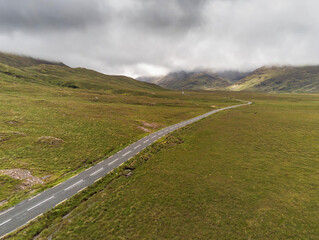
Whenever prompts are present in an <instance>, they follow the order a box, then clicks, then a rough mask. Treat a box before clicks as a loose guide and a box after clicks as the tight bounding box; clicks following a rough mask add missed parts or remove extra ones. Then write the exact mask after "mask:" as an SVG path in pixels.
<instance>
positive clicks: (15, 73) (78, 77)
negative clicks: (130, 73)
mask: <svg viewBox="0 0 319 240" xmlns="http://www.w3.org/2000/svg"><path fill="white" fill-rule="evenodd" d="M12 77H13V78H12ZM0 78H2V79H3V80H4V79H6V81H10V82H12V83H13V82H14V83H17V82H19V83H23V84H27V83H36V84H42V85H55V86H60V87H67V88H79V89H88V90H109V91H112V92H119V93H132V92H134V91H135V92H142V93H143V94H145V93H146V92H150V91H158V90H164V89H162V88H161V87H159V86H157V85H155V84H150V83H143V82H140V81H136V80H135V79H133V78H130V77H126V76H111V75H105V74H102V73H99V72H96V71H93V70H89V69H85V68H70V67H68V66H66V65H64V64H63V63H54V62H49V61H46V60H39V59H35V58H31V57H23V56H19V55H13V54H4V53H0Z"/></svg>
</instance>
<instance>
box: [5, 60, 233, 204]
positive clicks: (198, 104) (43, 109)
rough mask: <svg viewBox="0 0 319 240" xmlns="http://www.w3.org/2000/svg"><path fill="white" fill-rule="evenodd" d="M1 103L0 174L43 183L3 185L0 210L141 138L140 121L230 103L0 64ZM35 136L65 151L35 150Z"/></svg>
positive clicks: (80, 72)
mask: <svg viewBox="0 0 319 240" xmlns="http://www.w3.org/2000/svg"><path fill="white" fill-rule="evenodd" d="M74 86H77V87H79V88H77V89H73V88H72V87H74ZM0 101H1V105H0V137H1V136H6V138H5V139H1V140H0V169H12V168H22V169H26V170H30V171H31V173H32V174H33V175H34V176H36V177H39V178H43V179H44V181H45V185H44V186H34V187H33V188H32V189H29V188H27V189H21V187H20V182H19V181H11V180H10V181H8V182H6V180H5V179H7V178H1V179H0V180H1V181H0V192H1V194H0V202H1V201H3V200H8V201H9V202H8V203H7V204H4V205H2V206H1V209H3V208H5V207H8V206H10V205H12V204H14V203H17V202H19V201H20V200H21V199H23V198H25V197H27V196H28V195H29V194H30V193H32V194H36V192H35V191H39V190H41V189H43V188H45V187H48V186H50V185H52V184H54V183H57V182H58V181H61V180H62V179H63V178H66V177H68V176H70V175H72V174H74V173H75V172H77V171H80V170H81V169H83V168H86V167H89V166H90V165H91V164H93V163H95V162H97V161H99V160H101V159H103V158H104V157H105V156H107V155H110V154H112V153H113V152H115V151H117V150H119V149H121V148H123V147H124V146H125V145H127V144H129V143H130V142H131V141H134V140H136V139H138V138H140V137H142V136H144V135H145V134H146V133H145V132H143V131H142V130H140V129H138V127H139V126H143V125H142V122H143V121H145V122H149V123H152V122H155V123H157V124H159V127H161V126H166V125H170V124H172V123H175V122H177V121H181V120H183V119H187V118H190V117H192V116H196V115H199V114H201V113H203V112H206V111H208V110H210V109H212V108H211V105H212V104H214V105H216V106H224V105H227V104H232V103H233V102H232V101H229V100H227V99H223V98H221V97H220V96H216V95H211V94H199V93H192V94H186V95H181V94H176V93H174V92H171V91H165V90H164V89H162V88H161V87H158V86H156V85H153V84H148V83H141V82H138V81H135V80H133V79H131V78H128V77H123V76H106V75H103V74H100V73H97V72H94V71H91V70H86V69H72V68H69V67H65V66H57V65H36V66H31V67H19V68H15V67H12V66H11V67H10V66H8V65H5V64H0ZM151 130H152V129H151ZM153 130H155V129H153ZM15 132H20V133H24V134H25V135H26V136H23V135H21V134H15ZM41 136H53V137H57V138H61V139H62V140H63V141H64V143H63V144H61V145H60V146H50V145H46V144H41V143H39V142H38V138H39V137H41Z"/></svg>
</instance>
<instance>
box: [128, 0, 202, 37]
mask: <svg viewBox="0 0 319 240" xmlns="http://www.w3.org/2000/svg"><path fill="white" fill-rule="evenodd" d="M136 2H137V3H138V4H136V5H135V7H136V8H135V9H134V10H133V11H132V9H130V8H128V9H126V11H125V12H124V14H125V15H126V16H128V17H127V18H126V19H127V20H128V21H127V22H128V23H131V24H132V25H134V27H137V28H140V29H143V30H148V31H151V32H153V33H154V34H163V33H165V32H166V33H170V34H174V35H176V34H181V33H184V32H187V31H189V30H191V29H192V28H196V27H198V26H200V25H202V24H203V21H204V19H203V18H202V14H201V11H202V10H203V8H204V7H205V4H206V3H207V0H198V1H193V0H171V1H158V0H148V1H147V0H144V1H136Z"/></svg>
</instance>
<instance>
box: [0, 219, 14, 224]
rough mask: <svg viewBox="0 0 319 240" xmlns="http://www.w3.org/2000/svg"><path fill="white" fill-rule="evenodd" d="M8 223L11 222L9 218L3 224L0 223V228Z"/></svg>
mask: <svg viewBox="0 0 319 240" xmlns="http://www.w3.org/2000/svg"><path fill="white" fill-rule="evenodd" d="M10 221H11V218H10V219H8V220H7V221H4V222H3V223H0V226H2V225H4V224H6V223H7V222H10Z"/></svg>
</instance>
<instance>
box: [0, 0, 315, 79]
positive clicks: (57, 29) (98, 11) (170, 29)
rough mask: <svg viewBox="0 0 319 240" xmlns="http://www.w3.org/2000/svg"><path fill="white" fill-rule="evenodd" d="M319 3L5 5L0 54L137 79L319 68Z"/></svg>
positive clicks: (133, 0) (25, 0) (38, 1)
mask: <svg viewBox="0 0 319 240" xmlns="http://www.w3.org/2000/svg"><path fill="white" fill-rule="evenodd" d="M317 9H319V2H318V1H316V0H303V1H300V0H267V1H265V0H200V1H194V0H169V1H162V0H90V1H87V0H67V1H63V0H46V1H44V0H10V1H5V0H0V50H1V51H10V52H16V53H22V54H27V55H33V56H35V57H42V58H48V59H51V60H57V61H64V62H65V63H66V64H69V65H71V66H83V67H88V68H93V69H96V70H99V71H102V72H105V73H110V74H128V75H132V76H136V75H144V74H159V73H165V72H166V71H170V70H178V69H189V70H191V69H194V68H201V67H203V68H213V69H218V70H221V69H243V70H247V69H252V68H256V67H260V66H262V65H266V64H318V63H319V55H318V54H317V53H318V51H319V46H318V44H317V42H318V41H319V16H318V14H317Z"/></svg>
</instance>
